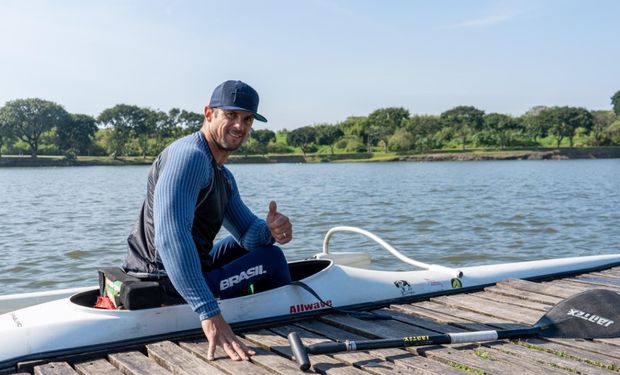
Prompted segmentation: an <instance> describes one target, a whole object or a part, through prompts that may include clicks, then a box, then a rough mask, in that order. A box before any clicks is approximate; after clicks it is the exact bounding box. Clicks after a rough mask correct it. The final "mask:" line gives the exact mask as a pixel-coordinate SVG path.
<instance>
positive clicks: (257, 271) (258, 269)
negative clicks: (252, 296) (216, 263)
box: [220, 264, 267, 290]
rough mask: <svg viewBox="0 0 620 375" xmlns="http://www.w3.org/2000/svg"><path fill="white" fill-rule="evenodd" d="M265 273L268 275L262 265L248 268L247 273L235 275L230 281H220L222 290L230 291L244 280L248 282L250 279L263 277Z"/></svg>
mask: <svg viewBox="0 0 620 375" xmlns="http://www.w3.org/2000/svg"><path fill="white" fill-rule="evenodd" d="M264 273H267V271H265V270H263V265H262V264H259V265H258V266H254V267H251V268H248V269H247V270H246V271H243V272H241V273H240V274H238V275H234V276H231V277H229V278H228V279H224V280H222V281H220V290H224V289H228V288H230V287H232V286H235V285H237V284H239V283H240V282H242V281H243V280H248V279H249V278H252V277H254V276H258V275H262V274H264Z"/></svg>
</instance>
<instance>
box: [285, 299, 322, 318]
mask: <svg viewBox="0 0 620 375" xmlns="http://www.w3.org/2000/svg"><path fill="white" fill-rule="evenodd" d="M325 307H332V300H331V299H328V300H327V301H324V302H315V303H300V304H298V305H291V307H290V308H289V314H297V313H300V312H304V311H312V310H319V309H322V308H325Z"/></svg>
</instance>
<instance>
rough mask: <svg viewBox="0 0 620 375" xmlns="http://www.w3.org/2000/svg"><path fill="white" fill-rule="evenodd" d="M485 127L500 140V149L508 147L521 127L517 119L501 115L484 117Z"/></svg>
mask: <svg viewBox="0 0 620 375" xmlns="http://www.w3.org/2000/svg"><path fill="white" fill-rule="evenodd" d="M484 126H485V127H486V128H487V130H489V131H490V132H491V133H492V134H493V135H495V137H496V138H497V140H498V143H499V146H500V148H505V147H506V146H508V145H509V144H510V142H511V140H512V138H513V136H514V133H515V132H516V131H518V130H519V129H520V128H521V126H520V123H519V121H518V120H517V119H515V118H514V117H512V116H509V115H504V114H501V113H489V114H487V115H485V116H484Z"/></svg>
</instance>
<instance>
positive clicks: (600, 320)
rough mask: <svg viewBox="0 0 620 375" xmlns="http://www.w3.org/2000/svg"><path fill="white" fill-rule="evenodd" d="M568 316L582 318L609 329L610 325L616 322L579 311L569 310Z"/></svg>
mask: <svg viewBox="0 0 620 375" xmlns="http://www.w3.org/2000/svg"><path fill="white" fill-rule="evenodd" d="M566 315H569V316H574V317H575V318H580V319H583V320H586V321H588V322H592V323H596V324H598V325H600V326H603V327H609V326H610V325H612V324H614V321H613V320H611V319H607V318H603V317H602V316H598V315H593V314H590V313H587V312H585V311H581V310H577V309H570V310H568V312H567V313H566Z"/></svg>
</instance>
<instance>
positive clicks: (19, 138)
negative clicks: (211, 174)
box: [0, 91, 620, 159]
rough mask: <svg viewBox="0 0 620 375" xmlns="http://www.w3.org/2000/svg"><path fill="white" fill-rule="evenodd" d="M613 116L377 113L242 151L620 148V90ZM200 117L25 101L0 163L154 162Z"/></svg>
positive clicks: (257, 142)
mask: <svg viewBox="0 0 620 375" xmlns="http://www.w3.org/2000/svg"><path fill="white" fill-rule="evenodd" d="M611 104H612V110H592V111H589V110H587V109H585V108H582V107H569V106H562V107H560V106H554V107H548V106H537V107H534V108H532V109H530V110H529V111H527V112H526V113H524V114H522V115H520V116H511V115H507V114H501V113H485V112H484V111H483V110H481V109H478V108H475V107H473V106H457V107H454V108H452V109H449V110H447V111H445V112H443V113H441V114H440V115H416V114H413V115H412V114H410V112H409V111H408V110H407V109H405V108H402V107H390V108H379V109H377V110H375V111H373V112H372V113H370V114H369V115H368V116H351V117H348V118H347V119H345V120H344V121H341V122H339V123H336V124H313V125H308V126H303V127H300V128H297V129H294V130H287V129H283V130H279V131H278V132H273V131H271V130H267V129H260V130H254V131H252V133H251V137H250V139H248V141H247V142H246V143H245V144H244V145H243V147H242V148H241V150H240V152H241V153H243V154H245V155H249V154H261V155H264V154H267V153H292V152H295V150H296V149H299V150H301V152H302V153H303V154H304V155H306V154H307V153H313V152H317V151H321V152H330V153H332V154H334V153H336V152H349V153H351V152H373V151H375V150H376V149H377V148H379V149H381V150H382V151H384V152H386V153H387V152H390V151H392V152H424V151H429V150H438V149H454V148H460V149H462V150H465V149H466V148H471V147H485V148H499V149H503V148H514V147H539V146H543V145H545V142H546V143H549V142H551V144H552V145H554V146H555V147H560V146H561V145H564V144H567V145H568V146H569V147H573V146H575V140H576V139H579V141H580V145H584V146H612V145H616V146H617V145H620V91H618V92H616V93H615V94H614V95H613V96H612V97H611ZM202 122H203V115H202V114H200V113H195V112H191V111H186V110H184V109H179V108H173V109H171V110H169V111H168V112H164V111H161V110H153V109H150V108H145V107H138V106H135V105H127V104H118V105H116V106H114V107H111V108H108V109H105V110H104V111H103V112H101V114H99V116H97V117H96V118H95V117H92V116H89V115H84V114H71V113H68V112H67V111H66V110H65V109H64V108H63V107H62V106H61V105H59V104H56V103H54V102H51V101H47V100H43V99H38V98H30V99H17V100H13V101H9V102H7V103H6V104H5V105H4V106H3V107H1V108H0V156H2V152H3V150H4V151H5V152H6V153H9V154H26V153H27V154H29V155H30V156H31V157H33V158H36V157H37V155H39V154H42V153H43V154H54V155H59V154H60V155H64V156H65V158H67V159H72V158H76V157H77V156H78V155H91V156H105V155H107V156H110V157H113V158H117V157H120V156H142V157H143V158H146V156H148V155H156V154H158V153H159V152H161V150H163V149H164V148H165V147H166V146H167V145H168V144H170V143H171V142H172V141H174V140H175V139H177V138H179V137H182V136H184V135H187V134H190V133H193V132H195V131H197V130H198V129H200V127H201V126H202Z"/></svg>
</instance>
